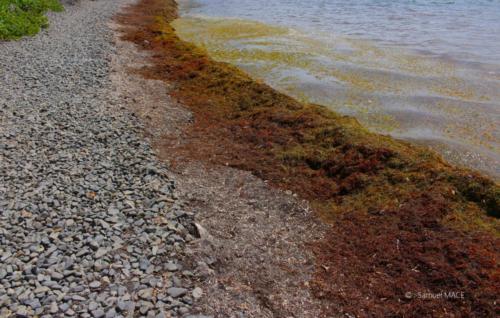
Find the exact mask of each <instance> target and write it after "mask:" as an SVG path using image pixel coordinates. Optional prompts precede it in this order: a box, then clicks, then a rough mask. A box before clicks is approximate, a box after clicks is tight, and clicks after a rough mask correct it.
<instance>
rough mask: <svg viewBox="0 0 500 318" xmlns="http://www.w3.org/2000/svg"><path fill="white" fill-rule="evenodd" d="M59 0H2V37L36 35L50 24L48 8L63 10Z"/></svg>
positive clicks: (0, 33) (6, 38)
mask: <svg viewBox="0 0 500 318" xmlns="http://www.w3.org/2000/svg"><path fill="white" fill-rule="evenodd" d="M63 9H64V8H63V6H62V5H61V4H60V3H59V1H58V0H0V39H1V40H13V39H18V38H20V37H22V36H26V35H35V34H37V33H38V32H39V31H40V29H41V28H45V27H47V26H48V19H47V17H46V16H45V15H44V14H45V12H47V11H48V10H51V11H56V12H59V11H62V10H63Z"/></svg>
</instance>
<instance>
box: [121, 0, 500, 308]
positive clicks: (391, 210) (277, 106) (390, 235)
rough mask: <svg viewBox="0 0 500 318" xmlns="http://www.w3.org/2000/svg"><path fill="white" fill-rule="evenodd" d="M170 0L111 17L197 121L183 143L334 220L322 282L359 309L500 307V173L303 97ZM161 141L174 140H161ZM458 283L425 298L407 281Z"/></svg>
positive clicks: (320, 289)
mask: <svg viewBox="0 0 500 318" xmlns="http://www.w3.org/2000/svg"><path fill="white" fill-rule="evenodd" d="M176 16H177V5H176V3H175V1H173V0H142V1H140V2H139V3H138V4H137V5H134V6H132V7H130V8H129V9H128V10H127V12H125V13H124V14H123V15H121V16H119V17H118V18H117V19H118V20H119V22H121V23H122V24H123V25H126V26H127V28H126V29H125V30H126V34H125V36H124V38H125V39H126V40H129V41H132V42H134V43H136V44H137V45H138V46H140V47H142V48H143V49H145V50H149V51H151V52H152V55H151V66H147V67H144V68H143V69H141V70H139V72H140V73H141V74H142V75H143V76H145V77H146V78H150V79H158V80H163V81H165V82H167V83H169V86H170V87H171V91H170V94H171V96H173V97H174V98H175V99H177V100H178V101H179V102H181V103H182V104H183V105H185V106H186V107H188V108H189V109H190V110H191V111H192V112H193V113H194V116H195V122H194V123H193V124H192V125H191V126H189V127H188V128H187V131H186V132H185V133H186V140H185V141H184V143H183V144H182V145H181V146H176V147H175V151H176V152H177V153H179V154H182V155H184V156H189V157H190V158H192V159H197V160H203V161H206V162H211V163H214V164H227V165H230V166H232V167H236V168H239V169H244V170H248V171H251V172H252V173H254V174H255V175H256V176H258V177H260V178H262V179H265V180H269V182H270V183H271V184H272V185H274V186H277V187H280V188H283V189H289V190H292V191H293V192H295V193H297V194H299V195H300V196H301V197H302V198H304V199H307V200H309V202H311V204H312V205H313V207H314V208H315V211H316V212H317V214H318V215H319V216H320V217H321V218H322V219H323V220H325V221H327V222H331V224H332V227H331V232H330V233H328V235H327V238H326V239H325V240H324V241H322V242H317V243H315V244H314V250H315V254H316V257H317V269H318V270H317V273H316V276H315V278H314V281H313V283H312V284H311V285H312V288H313V291H314V293H315V295H316V296H317V297H319V298H321V299H324V301H325V302H334V303H335V304H336V305H337V306H333V307H334V308H339V312H337V313H331V312H325V316H329V315H333V314H340V313H341V312H344V313H350V314H354V315H357V316H360V317H369V316H388V317H391V316H392V317H424V316H435V317H440V316H442V317H446V316H452V315H454V316H456V317H470V316H480V317H481V316H484V317H489V316H494V315H495V314H498V313H499V308H498V305H497V298H498V297H497V295H499V286H500V279H499V278H500V275H499V267H498V263H497V258H498V255H499V246H500V244H499V220H498V217H499V213H500V212H499V202H500V187H499V185H498V184H497V183H495V182H494V181H492V180H490V179H488V178H487V177H484V176H481V175H480V174H478V173H476V172H473V171H470V170H468V169H464V168H458V167H455V166H452V165H450V164H448V163H446V162H445V161H443V160H442V159H441V157H440V156H439V155H437V154H436V153H434V152H432V151H430V150H428V149H426V148H423V147H418V146H414V145H411V144H409V143H406V142H403V141H399V140H395V139H393V138H391V137H388V136H383V135H379V134H374V133H371V132H369V131H367V130H366V129H365V128H363V127H362V126H361V125H360V124H359V123H358V122H357V121H356V120H355V119H354V118H352V117H348V116H341V115H338V114H336V113H334V112H332V111H330V110H328V109H326V108H324V107H322V106H319V105H309V104H302V103H299V102H298V101H296V100H294V99H292V98H291V97H288V96H286V95H284V94H281V93H279V92H277V91H275V90H273V89H272V88H271V87H269V86H268V85H266V84H264V83H261V82H259V81H256V80H253V79H252V78H250V77H249V76H248V75H247V74H245V73H244V72H242V71H241V70H239V69H237V68H236V67H233V66H231V65H228V64H226V63H221V62H216V61H213V60H211V59H210V58H209V57H208V55H207V54H206V53H205V52H204V51H203V50H201V49H199V48H197V47H195V46H193V45H191V44H189V43H186V42H184V41H182V40H180V39H179V38H178V37H177V36H176V34H175V30H174V29H173V28H172V27H171V25H170V22H171V21H173V19H175V17H176ZM157 147H158V148H159V149H160V150H162V149H163V150H164V151H172V147H173V146H172V145H171V144H170V143H169V142H168V140H164V141H163V142H162V143H160V144H159V145H157ZM441 291H445V292H446V291H457V292H464V293H465V294H464V298H463V299H461V298H460V299H452V298H445V297H443V298H439V299H432V300H424V299H421V298H418V297H408V295H407V293H408V292H411V293H414V295H417V293H419V292H422V293H423V292H428V293H439V292H441Z"/></svg>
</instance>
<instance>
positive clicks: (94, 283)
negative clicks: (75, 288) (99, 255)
mask: <svg viewBox="0 0 500 318" xmlns="http://www.w3.org/2000/svg"><path fill="white" fill-rule="evenodd" d="M89 287H90V288H94V289H95V288H99V287H101V282H100V281H97V280H95V281H93V282H91V283H90V284H89Z"/></svg>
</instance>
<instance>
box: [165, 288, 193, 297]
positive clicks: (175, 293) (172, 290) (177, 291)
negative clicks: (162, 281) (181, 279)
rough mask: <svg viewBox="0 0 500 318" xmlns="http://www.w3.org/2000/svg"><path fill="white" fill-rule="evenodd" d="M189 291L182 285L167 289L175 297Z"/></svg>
mask: <svg viewBox="0 0 500 318" xmlns="http://www.w3.org/2000/svg"><path fill="white" fill-rule="evenodd" d="M187 292H188V290H187V289H185V288H180V287H170V288H169V289H167V293H168V294H169V295H170V296H172V297H174V298H177V297H180V296H184V295H185V294H186V293H187Z"/></svg>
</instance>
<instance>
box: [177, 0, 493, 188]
mask: <svg viewBox="0 0 500 318" xmlns="http://www.w3.org/2000/svg"><path fill="white" fill-rule="evenodd" d="M240 2H241V3H240ZM352 2H356V3H357V4H356V8H357V9H358V10H360V12H355V11H353V12H349V13H348V14H349V15H352V17H350V18H348V17H346V16H345V15H346V14H347V13H346V12H344V11H342V10H340V9H339V8H337V7H335V6H332V3H335V4H336V5H339V6H341V5H344V6H351V8H352V4H347V2H345V1H337V0H333V1H319V0H315V1H309V2H307V1H295V0H288V1H285V0H278V1H274V2H272V4H269V5H268V6H266V7H263V6H259V4H262V3H264V2H263V1H261V0H254V1H239V2H238V1H233V0H229V1H223V2H222V1H220V0H203V1H201V2H199V3H198V5H197V6H194V8H193V2H188V4H190V6H188V7H185V8H184V10H183V12H184V14H183V16H182V18H180V19H178V20H176V21H175V22H174V27H175V28H176V30H177V32H178V34H179V36H180V37H181V38H183V39H185V40H187V41H190V42H193V43H195V44H197V45H199V46H202V47H204V48H205V49H206V50H207V52H208V53H209V54H210V55H211V56H212V57H213V58H215V59H216V60H220V61H224V62H229V63H232V64H235V65H238V66H240V67H241V68H243V69H245V70H246V71H247V72H249V73H250V74H252V75H253V76H254V77H256V78H259V79H262V80H264V81H266V82H267V83H269V84H270V85H272V86H273V87H275V88H276V89H278V90H281V91H283V92H285V93H287V94H289V95H292V96H294V97H295V98H298V99H300V100H302V101H305V102H313V103H318V104H322V105H325V106H328V107H330V108H332V109H334V110H336V111H338V112H341V113H344V114H349V115H354V116H356V117H357V118H358V119H359V120H360V121H361V122H363V124H365V125H366V126H367V127H369V128H371V129H372V130H374V131H377V132H380V133H389V134H391V135H393V136H396V137H400V138H405V139H411V140H415V141H416V142H420V143H425V144H427V145H429V146H431V147H433V148H434V149H436V150H438V151H440V152H441V153H442V154H443V155H444V156H445V157H446V158H448V159H449V160H451V161H453V162H455V163H458V164H463V165H467V166H470V167H473V168H477V169H480V170H483V171H485V172H487V173H489V174H490V175H492V176H495V177H497V178H498V177H500V168H499V167H500V165H499V162H500V128H499V127H500V64H496V63H495V62H492V61H493V60H494V59H495V58H496V57H497V56H496V54H498V55H499V56H498V60H497V61H500V50H498V51H495V50H494V49H492V48H487V49H484V48H478V49H474V45H479V44H478V43H477V42H478V41H486V38H487V37H488V35H486V36H481V37H480V38H482V39H480V40H478V39H477V38H473V39H471V40H470V41H468V42H467V41H466V39H467V38H466V37H465V35H462V36H463V37H465V38H464V40H463V41H466V42H467V43H465V44H460V43H458V44H456V45H454V44H453V43H454V42H457V41H458V42H459V40H460V37H459V36H458V35H456V34H455V33H457V32H455V33H454V32H451V31H450V32H449V33H451V34H452V36H448V37H445V36H444V34H442V33H441V31H439V32H438V31H436V32H435V33H436V34H434V33H432V32H430V31H428V30H429V29H430V28H427V29H425V30H424V31H425V32H424V31H422V30H419V29H416V30H415V31H414V32H413V33H411V32H410V33H409V34H410V35H411V34H415V35H414V38H420V41H421V42H422V43H423V42H425V43H427V44H425V45H421V46H419V47H420V49H419V50H417V49H416V47H412V44H411V43H410V42H411V41H405V40H404V39H403V36H402V35H401V34H400V33H401V32H403V33H404V32H409V31H405V30H408V29H409V28H410V27H409V26H405V27H404V29H402V30H400V31H399V32H398V31H397V30H392V29H391V28H395V27H396V26H397V25H400V26H401V24H411V23H413V24H414V26H415V25H420V24H421V23H423V22H422V21H420V20H418V19H419V18H418V16H420V15H422V19H423V20H425V21H434V20H433V19H434V18H432V16H429V15H426V14H425V12H430V11H432V10H430V9H429V8H428V7H426V6H425V5H424V3H427V6H429V5H431V4H429V3H430V2H429V1H400V2H402V3H403V4H404V5H402V4H400V7H401V6H402V7H405V8H413V10H414V13H413V15H415V17H414V18H413V19H414V20H410V21H406V22H401V21H400V20H397V19H396V18H394V19H396V21H399V22H397V23H396V24H391V23H389V24H388V25H386V26H385V28H388V30H387V31H386V32H387V33H388V35H385V33H384V32H382V31H383V30H386V29H384V26H383V25H382V26H380V25H379V24H378V23H375V22H374V20H373V19H375V17H367V16H369V12H370V10H372V11H374V12H379V10H380V8H383V7H384V6H386V7H391V6H390V5H389V4H388V2H387V1H368V0H362V1H352ZM396 2H399V1H396ZM410 2H411V3H412V4H410ZM360 3H364V4H365V6H366V7H363V6H362V5H361V4H360ZM478 3H479V5H477V6H476V7H481V5H482V6H485V5H487V4H483V2H482V1H478ZM280 4H281V5H282V6H281V7H280V6H279V5H280ZM433 5H434V6H435V7H436V8H437V9H435V11H436V12H441V13H443V10H444V9H443V6H447V8H448V9H449V10H452V9H453V5H450V4H448V5H446V4H444V3H440V2H439V1H437V2H436V3H434V4H433ZM455 5H456V6H457V7H458V8H459V9H456V11H458V13H457V12H453V13H451V14H450V15H452V16H454V15H455V16H460V12H462V11H461V10H463V7H464V6H465V4H464V3H462V2H460V1H456V4H455ZM492 5H496V7H495V8H497V9H498V7H500V2H497V3H496V4H495V3H494V4H492ZM233 6H234V7H233ZM315 6H319V7H323V10H322V11H318V10H315V8H316V7H315ZM412 6H413V7H412ZM419 6H420V7H419ZM400 7H398V6H395V7H392V9H391V10H392V14H393V15H396V13H399V11H398V10H401V8H400ZM421 7H423V8H421ZM476 7H475V8H476ZM250 8H251V9H250ZM293 8H295V11H296V13H294V14H293V15H294V19H293V20H286V19H285V16H287V17H289V18H290V14H292V13H291V12H293V10H292V9H293ZM244 9H246V11H245V10H244ZM278 9H280V10H278ZM476 9H477V8H476ZM328 10H330V11H328ZM363 10H364V11H363ZM323 11H325V12H323ZM242 12H244V13H242ZM259 12H260V14H259ZM410 12H411V10H410ZM496 12H497V13H499V12H500V11H498V10H497V11H496ZM214 13H217V15H220V16H219V17H214V15H215V14H214ZM302 13H303V14H302ZM377 14H379V13H376V14H375V15H377ZM408 14H410V13H399V15H397V16H400V17H401V16H406V15H408ZM489 14H491V10H490V12H489V13H487V14H486V13H484V14H483V18H484V19H487V17H489ZM410 15H411V14H410ZM356 16H359V17H358V19H368V20H369V21H372V22H373V23H375V24H376V25H374V27H373V28H374V29H375V30H367V28H366V27H365V26H364V24H365V23H367V22H366V21H364V22H363V23H358V24H357V26H352V25H351V26H350V27H349V29H348V28H347V27H345V28H339V29H338V30H336V31H335V32H333V31H332V29H333V27H337V26H338V24H339V23H340V22H339V21H344V22H342V23H346V21H347V20H349V21H351V23H354V21H356ZM381 17H385V18H387V15H386V14H384V15H382V14H381V13H380V14H379V18H381ZM437 17H439V15H437ZM248 18H250V19H248ZM332 19H336V20H335V21H332ZM257 20H260V21H257ZM389 20H390V19H389ZM487 20H488V19H487ZM391 21H392V20H391ZM464 21H465V22H464ZM464 21H462V22H461V20H460V19H459V20H457V21H456V22H457V25H456V26H455V27H456V28H458V29H459V28H460V27H462V28H463V29H464V32H465V33H467V32H472V33H473V32H475V31H474V30H475V28H477V27H478V26H477V25H474V26H469V25H467V26H460V24H464V23H469V24H470V23H473V22H474V21H473V20H471V19H469V18H467V19H465V20H464ZM488 21H489V20H488ZM498 21H500V14H499V15H498ZM435 23H436V25H438V26H439V25H441V24H442V23H443V22H442V21H436V22H435ZM478 23H479V22H478ZM485 23H486V24H487V22H485V21H482V22H481V25H483V26H484V25H485ZM488 23H489V22H488ZM495 23H496V22H494V23H493V22H492V25H493V26H492V27H495V25H497V24H498V25H500V22H498V23H497V24H495ZM377 28H379V29H380V30H379V31H377V30H376V29H377ZM449 28H450V30H452V29H451V25H450V27H449ZM312 30H314V32H312ZM349 30H351V31H349ZM354 30H356V32H354ZM453 30H454V29H453ZM458 31H460V30H458ZM492 31H493V30H492ZM377 32H379V33H380V34H378V36H375V33H377ZM426 32H428V33H429V32H430V35H428V36H427V37H426V36H425V33H426ZM353 33H359V35H356V34H353ZM382 33H384V36H385V38H384V39H380V38H381V37H382ZM440 34H441V35H440ZM499 34H500V33H499ZM410 35H409V36H410ZM439 36H442V37H443V39H442V41H441V40H440V39H439ZM471 37H473V35H471ZM375 38H377V39H375ZM422 39H427V40H425V41H424V40H422ZM398 41H400V42H398ZM412 41H414V42H415V41H416V40H412ZM431 42H432V43H431ZM486 44H487V45H486ZM485 45H486V46H488V45H489V46H499V48H500V41H497V43H493V44H491V43H485ZM465 48H466V49H465ZM499 63H500V62H499Z"/></svg>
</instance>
